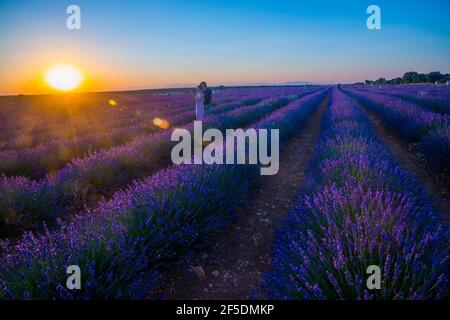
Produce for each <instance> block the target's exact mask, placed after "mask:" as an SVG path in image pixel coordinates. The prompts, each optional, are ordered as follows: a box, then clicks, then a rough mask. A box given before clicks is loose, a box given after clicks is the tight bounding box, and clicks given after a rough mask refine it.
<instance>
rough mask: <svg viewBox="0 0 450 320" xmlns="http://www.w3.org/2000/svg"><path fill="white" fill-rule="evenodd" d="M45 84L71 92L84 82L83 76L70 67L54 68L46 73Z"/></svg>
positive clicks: (60, 66)
mask: <svg viewBox="0 0 450 320" xmlns="http://www.w3.org/2000/svg"><path fill="white" fill-rule="evenodd" d="M45 82H47V84H48V85H49V86H51V87H52V88H54V89H57V90H61V91H70V90H73V89H76V88H77V87H78V86H80V84H81V83H82V82H83V75H82V74H81V72H80V71H78V70H77V69H76V68H74V67H72V66H68V65H59V66H54V67H52V68H51V69H49V70H48V71H47V72H46V73H45Z"/></svg>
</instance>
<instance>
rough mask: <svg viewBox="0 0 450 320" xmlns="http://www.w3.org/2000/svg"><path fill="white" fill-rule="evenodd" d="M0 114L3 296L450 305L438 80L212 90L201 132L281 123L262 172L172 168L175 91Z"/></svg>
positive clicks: (18, 107)
mask: <svg viewBox="0 0 450 320" xmlns="http://www.w3.org/2000/svg"><path fill="white" fill-rule="evenodd" d="M0 117H1V119H2V122H1V125H0V299H4V300H15V299H39V300H42V299H68V300H72V299H280V300H285V299H286V300H292V299H294V300H295V299H301V300H303V299H305V300H316V299H319V300H323V299H326V300H328V299H330V300H335V299H343V300H360V299H368V300H373V299H376V300H397V299H408V300H409V299H420V300H448V299H449V298H450V294H449V293H450V283H449V276H450V275H449V270H450V249H449V248H450V246H449V241H450V230H449V221H448V218H449V214H450V184H449V181H450V87H449V86H447V85H383V86H356V85H355V86H261V87H230V88H226V87H225V88H217V89H214V99H213V106H212V109H211V112H210V113H209V114H207V116H206V118H205V120H204V121H203V129H204V130H206V129H209V128H214V129H218V130H220V131H221V132H225V130H226V129H238V128H242V129H247V128H255V129H256V130H257V131H258V132H259V131H261V130H263V129H278V130H279V143H280V163H279V166H280V171H279V173H278V174H277V175H274V176H261V175H260V174H259V172H260V166H261V165H259V164H248V163H247V164H244V165H242V164H223V165H219V164H214V165H208V164H193V165H188V164H182V165H176V164H174V163H173V161H172V160H171V151H172V149H173V147H174V145H175V142H173V141H171V135H172V132H173V130H174V129H177V128H178V129H180V128H181V129H186V130H187V131H188V132H193V131H194V123H193V122H194V119H195V108H194V106H193V101H192V94H191V93H190V92H188V91H183V90H175V89H174V90H167V91H162V92H156V91H151V90H147V91H129V92H114V93H71V94H61V95H41V96H4V97H0ZM71 265H76V266H79V268H80V271H81V279H82V289H81V290H70V289H68V288H67V286H66V280H67V277H68V275H67V273H66V270H67V267H68V266H71ZM373 265H375V266H378V267H379V269H380V270H381V286H380V288H378V289H371V288H368V286H367V282H366V281H367V278H368V276H369V275H368V273H367V268H368V267H369V266H373Z"/></svg>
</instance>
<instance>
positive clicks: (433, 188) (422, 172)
mask: <svg viewBox="0 0 450 320" xmlns="http://www.w3.org/2000/svg"><path fill="white" fill-rule="evenodd" d="M349 97H350V96H349ZM350 99H353V101H354V102H355V103H356V105H357V106H359V107H360V108H361V110H362V111H363V112H364V113H365V114H366V115H367V116H368V117H369V120H370V121H371V123H372V125H373V128H374V130H375V132H376V134H377V136H378V138H379V139H380V140H381V142H382V143H383V144H384V145H386V146H387V147H388V149H389V151H390V152H391V153H392V154H393V155H394V157H395V159H396V160H397V161H398V162H399V164H400V165H401V166H402V167H403V168H404V169H406V170H408V171H409V172H411V173H413V174H414V175H415V176H416V177H417V178H418V179H419V181H420V182H421V183H422V185H423V186H424V188H425V191H426V192H427V193H428V195H429V196H430V198H431V201H432V205H433V207H434V209H435V210H437V211H439V212H440V213H441V214H443V217H444V218H445V219H448V218H449V215H450V185H449V184H448V177H447V178H445V175H444V174H443V173H437V172H433V171H431V170H430V169H427V167H426V164H425V162H424V160H423V158H421V157H420V154H418V153H417V151H415V149H416V148H415V144H414V143H412V142H408V141H405V140H404V139H402V138H401V137H400V136H399V135H397V134H396V133H394V132H392V131H391V130H389V129H388V128H387V127H386V126H385V125H384V122H383V120H382V119H381V118H380V117H379V116H378V115H377V114H376V113H374V112H370V111H369V110H367V109H366V108H365V107H364V106H363V105H362V104H361V103H360V102H359V101H358V100H356V99H354V98H352V97H350Z"/></svg>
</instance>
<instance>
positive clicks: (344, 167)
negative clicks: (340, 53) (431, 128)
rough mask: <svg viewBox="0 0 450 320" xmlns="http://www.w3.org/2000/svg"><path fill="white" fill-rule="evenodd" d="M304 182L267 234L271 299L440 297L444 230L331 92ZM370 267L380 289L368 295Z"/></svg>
mask: <svg viewBox="0 0 450 320" xmlns="http://www.w3.org/2000/svg"><path fill="white" fill-rule="evenodd" d="M324 128H325V129H324V131H323V132H322V135H321V138H320V140H319V143H318V146H317V147H316V150H315V154H314V157H313V159H312V161H311V163H310V167H309V171H308V174H307V177H306V178H305V180H306V183H305V185H304V186H303V187H302V189H301V194H300V196H299V198H298V201H297V204H296V205H295V206H294V207H293V208H292V209H291V212H290V215H289V218H288V219H287V221H286V222H285V223H284V225H283V227H282V228H281V229H280V230H279V231H278V233H277V239H276V242H275V246H274V251H273V258H272V268H271V271H270V272H268V273H266V275H265V281H264V289H265V295H266V296H267V297H269V298H272V299H446V298H448V297H449V296H448V294H449V292H450V291H449V282H448V275H447V272H448V270H449V267H450V263H449V254H450V251H449V247H448V241H449V239H450V233H449V229H448V225H446V224H445V225H444V224H441V223H440V222H439V214H438V213H437V212H435V211H433V210H432V209H431V207H430V204H429V200H428V197H427V195H426V194H425V192H424V191H423V189H422V187H421V186H420V183H419V182H418V181H417V180H416V178H415V177H414V176H413V175H411V174H410V173H409V172H407V171H405V170H404V169H402V168H400V167H399V166H398V164H397V163H396V162H395V160H394V159H393V157H392V155H391V154H390V153H389V152H388V151H387V150H386V148H385V147H384V146H383V145H382V144H381V143H380V142H379V141H378V139H377V138H376V136H375V135H374V132H373V130H372V128H371V127H370V124H369V121H368V119H367V118H366V116H365V115H364V114H363V113H362V112H361V110H360V109H358V108H357V107H356V106H355V105H354V104H353V103H352V102H351V100H350V99H348V97H346V96H345V95H344V94H343V93H342V92H340V91H338V90H335V91H334V93H333V96H332V102H331V105H330V107H329V111H328V113H327V114H326V117H325V119H324ZM371 265H375V266H378V267H379V268H380V269H381V289H379V290H369V289H368V287H367V285H366V280H367V278H368V276H369V274H367V268H368V267H369V266H371Z"/></svg>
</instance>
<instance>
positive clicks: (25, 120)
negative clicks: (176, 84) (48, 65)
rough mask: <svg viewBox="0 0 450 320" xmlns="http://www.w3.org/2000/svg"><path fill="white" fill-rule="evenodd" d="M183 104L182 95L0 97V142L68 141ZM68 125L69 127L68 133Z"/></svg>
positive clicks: (128, 94) (185, 98)
mask: <svg viewBox="0 0 450 320" xmlns="http://www.w3.org/2000/svg"><path fill="white" fill-rule="evenodd" d="M11 99H12V101H10V102H9V104H8V102H7V101H8V100H11ZM186 101H188V95H186V94H184V95H174V96H164V97H157V96H156V97H153V96H151V95H146V94H137V93H121V94H102V95H100V94H89V93H83V94H72V95H68V96H66V95H62V96H61V95H50V96H34V97H27V96H25V97H0V105H1V106H2V108H1V109H0V115H1V116H2V119H3V120H4V122H5V125H4V126H2V127H1V130H0V139H1V140H2V141H3V140H5V139H14V138H17V137H22V136H25V137H28V138H30V139H32V138H33V137H34V136H37V137H36V139H39V137H45V138H47V139H51V138H52V137H59V138H63V137H66V138H71V137H75V136H80V135H83V134H85V133H91V132H92V131H94V130H95V131H99V132H101V131H104V130H108V129H113V128H116V127H120V126H123V125H126V124H132V123H133V122H135V121H136V114H142V115H145V114H146V113H147V112H150V113H151V112H153V111H154V110H157V111H163V110H165V109H171V108H172V107H174V106H175V107H176V106H177V105H180V104H182V103H184V102H186ZM70 126H72V127H73V128H70V130H68V127H70ZM72 130H73V132H72ZM72 134H73V135H72ZM66 135H68V136H66Z"/></svg>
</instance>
